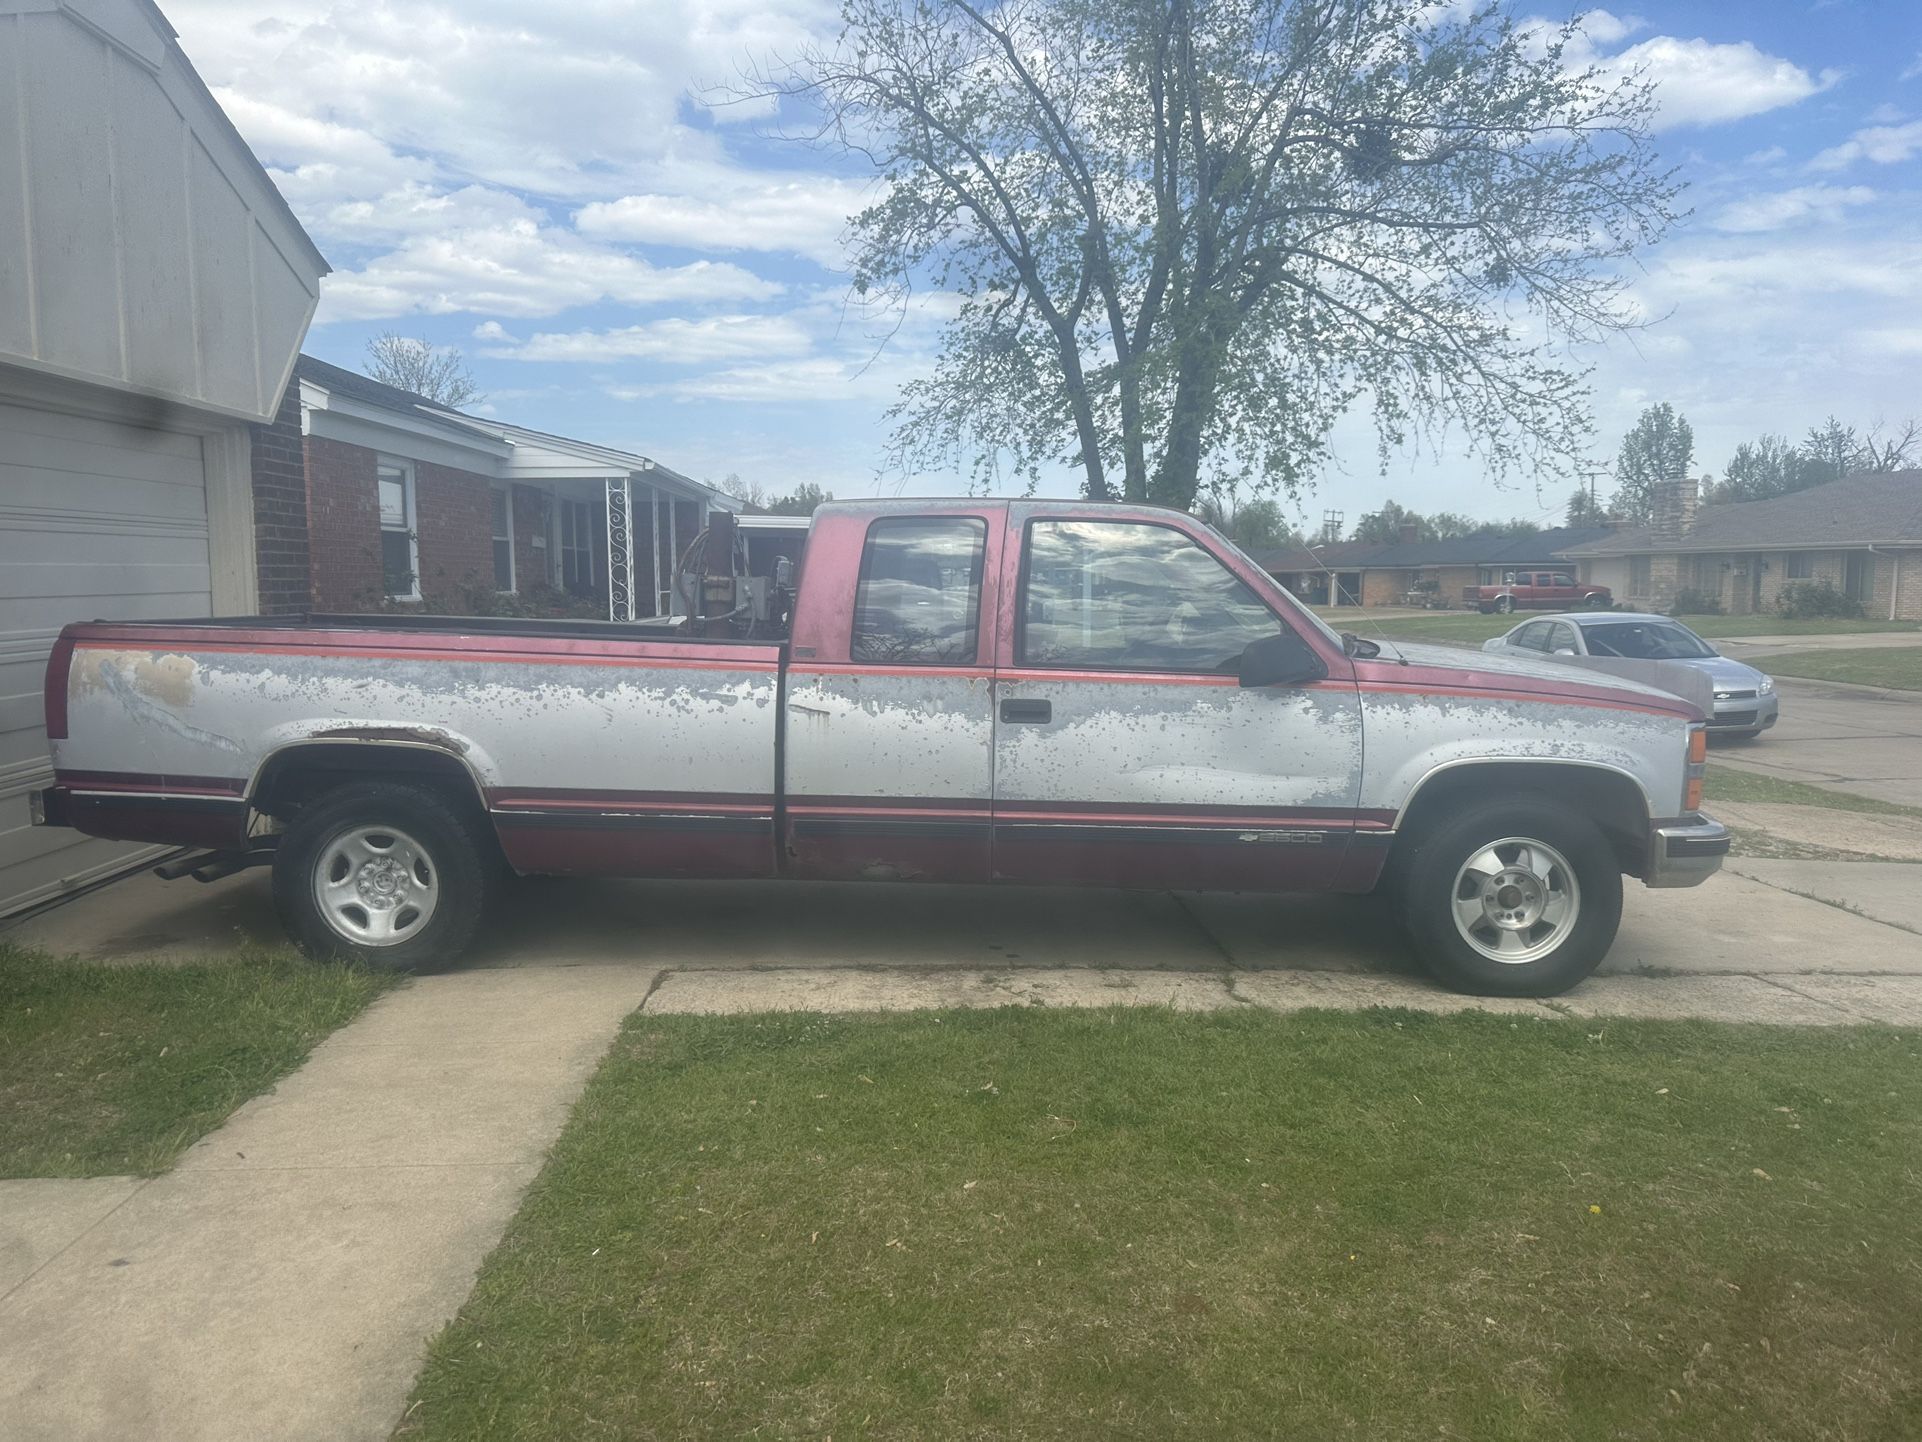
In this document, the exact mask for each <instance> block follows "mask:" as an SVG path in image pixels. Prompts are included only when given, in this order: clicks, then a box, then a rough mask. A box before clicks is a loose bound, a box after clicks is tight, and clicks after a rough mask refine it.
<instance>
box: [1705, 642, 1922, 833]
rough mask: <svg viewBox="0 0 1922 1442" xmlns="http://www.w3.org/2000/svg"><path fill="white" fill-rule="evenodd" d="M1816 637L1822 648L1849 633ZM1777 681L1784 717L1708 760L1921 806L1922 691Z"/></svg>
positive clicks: (1718, 749) (1720, 748)
mask: <svg viewBox="0 0 1922 1442" xmlns="http://www.w3.org/2000/svg"><path fill="white" fill-rule="evenodd" d="M1803 639H1804V640H1807V639H1809V638H1807V637H1804V638H1803ZM1820 639H1821V641H1822V643H1823V645H1824V647H1825V648H1826V646H1827V644H1828V643H1829V642H1831V641H1841V640H1845V639H1847V638H1845V637H1840V636H1832V637H1822V638H1820ZM1775 684H1776V689H1777V690H1778V691H1779V692H1780V693H1781V697H1782V719H1781V721H1780V722H1778V723H1777V724H1776V725H1775V727H1774V728H1773V729H1772V730H1769V731H1766V732H1764V733H1763V734H1762V735H1761V736H1760V737H1758V738H1757V739H1755V740H1754V741H1731V742H1725V743H1720V744H1718V745H1717V746H1716V748H1715V750H1714V752H1713V753H1712V755H1711V757H1710V759H1711V760H1713V761H1716V762H1725V763H1727V764H1728V765H1730V766H1736V767H1740V768H1741V769H1742V770H1745V771H1754V772H1758V773H1760V774H1762V775H1766V776H1776V777H1779V778H1781V779H1782V780H1785V781H1801V782H1806V783H1807V784H1809V785H1812V786H1826V787H1829V788H1831V789H1832V790H1836V791H1848V792H1852V793H1854V794H1855V795H1858V796H1870V797H1874V798H1875V799H1877V800H1879V801H1893V802H1896V803H1898V804H1900V805H1903V806H1916V807H1922V691H1882V690H1874V689H1871V688H1868V687H1863V686H1839V685H1835V684H1833V683H1830V682H1826V681H1798V680H1794V679H1790V678H1783V679H1781V680H1778V681H1777V682H1776V683H1775Z"/></svg>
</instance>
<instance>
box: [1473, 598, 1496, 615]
mask: <svg viewBox="0 0 1922 1442" xmlns="http://www.w3.org/2000/svg"><path fill="white" fill-rule="evenodd" d="M1475 609H1476V610H1477V611H1480V612H1481V613H1482V614H1483V615H1484V616H1492V615H1494V614H1495V608H1494V607H1493V606H1491V605H1489V604H1488V602H1486V601H1477V602H1476V603H1475Z"/></svg>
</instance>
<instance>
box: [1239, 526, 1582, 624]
mask: <svg viewBox="0 0 1922 1442" xmlns="http://www.w3.org/2000/svg"><path fill="white" fill-rule="evenodd" d="M1609 534H1610V532H1609V530H1608V528H1607V527H1605V526H1586V527H1563V528H1560V529H1557V530H1550V531H1538V532H1536V533H1535V534H1534V535H1530V536H1511V535H1505V534H1503V533H1500V532H1496V531H1478V532H1476V533H1475V534H1473V535H1469V536H1456V537H1452V538H1451V539H1449V540H1445V541H1418V540H1416V539H1415V529H1414V527H1412V526H1410V527H1406V528H1404V529H1403V531H1402V534H1401V537H1400V539H1399V540H1397V541H1394V542H1389V543H1380V542H1373V541H1339V542H1336V543H1334V544H1332V545H1322V546H1309V547H1298V548H1294V549H1291V550H1286V551H1274V552H1270V553H1269V554H1268V555H1266V556H1263V557H1261V558H1260V564H1261V567H1262V569H1263V570H1265V571H1267V572H1268V574H1269V575H1271V576H1274V577H1275V578H1276V579H1277V580H1279V581H1280V582H1281V583H1282V584H1283V585H1284V586H1287V587H1288V589H1289V590H1291V591H1293V592H1294V593H1295V594H1296V595H1298V596H1300V597H1302V598H1303V599H1304V600H1306V601H1308V602H1309V603H1310V604H1311V605H1316V606H1326V605H1330V604H1333V605H1338V606H1401V605H1406V604H1407V603H1408V601H1409V599H1410V597H1425V598H1432V601H1431V602H1430V603H1432V604H1434V605H1439V606H1449V607H1457V606H1460V605H1461V604H1462V592H1463V591H1464V590H1466V589H1467V588H1469V587H1471V586H1483V585H1496V584H1499V583H1500V582H1501V581H1502V580H1504V579H1506V578H1511V577H1512V576H1513V574H1514V573H1515V572H1516V571H1517V570H1536V569H1540V570H1550V569H1553V568H1556V567H1559V566H1562V565H1563V564H1564V563H1563V562H1561V561H1559V560H1557V559H1556V557H1557V556H1558V554H1559V553H1560V552H1561V550H1562V549H1563V548H1564V547H1567V546H1571V545H1578V544H1581V543H1583V542H1586V541H1592V540H1596V539H1598V538H1600V537H1603V536H1607V535H1609ZM1331 596H1332V597H1333V598H1334V600H1333V601H1332V602H1331V600H1330V597H1331Z"/></svg>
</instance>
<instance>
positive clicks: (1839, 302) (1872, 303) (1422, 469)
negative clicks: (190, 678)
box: [165, 0, 1922, 521]
mask: <svg viewBox="0 0 1922 1442" xmlns="http://www.w3.org/2000/svg"><path fill="white" fill-rule="evenodd" d="M165 8H166V10H167V13H168V16H169V18H170V19H171V20H172V21H173V22H174V24H175V26H176V27H177V28H178V29H179V31H180V40H181V44H182V46H183V47H184V48H185V49H186V51H187V54H188V55H189V56H190V57H191V58H192V59H193V61H194V63H195V65H196V66H197V67H198V68H199V70H200V72H201V74H202V76H203V77H204V78H205V79H206V81H207V83H208V84H209V86H211V87H212V89H213V91H214V93H215V95H216V96H218V97H219V99H220V100H221V102H222V104H223V105H225V106H226V108H227V111H228V113H229V114H230V115H231V116H232V117H233V119H234V121H235V123H236V124H237V125H238V126H239V128H240V130H241V133H242V134H243V135H245V136H246V137H247V139H248V140H249V142H250V143H251V144H252V145H253V147H254V149H255V151H256V152H257V153H258V154H259V155H260V157H261V159H262V160H263V161H264V162H265V163H266V164H267V166H268V167H269V169H270V170H271V171H272V172H273V174H274V176H275V179H276V180H277V181H278V182H279V184H280V185H281V188H282V189H283V190H284V191H285V193H286V194H287V197H288V199H289V201H290V202H291V203H292V204H293V206H294V209H295V211H296V212H297V213H298V214H299V215H300V217H301V219H302V221H303V222H304V223H305V224H306V226H307V227H308V229H309V231H310V233H311V234H312V235H313V236H314V239H315V240H316V241H317V242H318V243H319V245H320V246H321V248H322V250H323V251H324V252H325V253H326V255H327V256H328V258H329V259H330V260H331V261H332V262H333V265H334V267H335V274H334V275H333V276H332V277H330V278H329V280H328V282H327V283H326V288H325V291H324V293H323V297H322V302H321V310H320V315H319V317H318V319H317V321H316V324H315V326H314V328H313V330H312V332H311V333H310V335H309V337H308V342H307V349H308V350H310V351H312V352H313V353H315V354H317V355H320V356H322V357H323V358H325V359H328V360H331V361H334V362H336V363H338V364H342V365H348V366H359V365H360V364H361V363H362V362H363V360H364V357H365V348H366V343H367V340H368V339H369V337H371V336H373V335H375V334H377V333H379V332H381V331H383V330H399V331H401V332H403V333H406V334H409V335H423V336H425V337H427V338H428V339H429V340H432V341H434V342H436V343H443V344H451V345H457V346H459V347H461V348H462V350H463V351H465V352H466V354H467V355H468V357H469V360H470V363H471V365H472V368H473V371H474V373H475V375H476V377H477V378H478V380H479V381H480V383H481V385H482V387H483V388H484V390H485V391H486V392H487V393H488V398H489V399H488V406H489V407H490V408H491V409H492V410H493V411H494V412H495V413H497V414H499V415H501V416H502V417H504V418H507V419H511V420H514V421H516V422H519V423H521V424H525V425H531V426H535V427H538V428H540V429H543V430H550V431H558V432H562V433H566V434H571V435H576V436H580V437H583V438H586V439H592V440H597V441H601V442H604V443H608V444H614V445H620V446H626V447H631V448H633V449H637V450H641V451H644V452H646V453H647V454H650V455H653V456H655V457H657V458H658V459H659V460H661V461H663V462H664V463H666V464H668V465H671V466H674V467H676V468H677V469H680V470H682V471H685V472H687V473H689V474H691V475H695V476H698V477H704V478H708V479H719V478H720V477H721V476H723V475H725V474H727V473H729V472H734V473H738V474H739V475H741V476H743V477H745V478H749V479H752V480H755V481H758V482H759V483H761V484H762V485H764V486H766V487H768V488H770V489H771V490H775V491H781V490H785V489H788V488H790V487H792V486H793V485H795V484H797V483H799V482H803V481H809V482H814V483H816V484H819V485H822V486H825V487H826V488H828V489H830V490H832V491H834V492H835V493H837V494H839V495H844V496H846V495H860V494H866V493H870V492H872V491H875V490H877V489H880V490H885V491H894V490H896V489H898V488H899V487H900V486H901V485H902V481H901V479H900V478H899V477H896V476H893V475H880V476H877V470H878V469H879V468H880V467H881V465H882V463H883V443H884V441H885V438H886V435H887V431H888V423H887V422H886V420H885V418H884V412H885V411H886V409H887V407H888V405H889V404H890V402H891V401H892V400H893V398H894V395H895V390H896V387H897V386H898V385H899V384H900V382H901V380H902V379H903V378H904V377H907V376H911V375H913V374H915V373H917V372H918V371H919V369H920V368H921V367H922V366H924V365H925V364H926V363H927V359H928V357H929V355H930V353H931V349H932V346H933V343H934V338H935V335H936V333H937V330H938V326H939V324H940V321H941V318H942V315H943V306H944V299H943V297H941V296H939V295H929V296H927V297H925V298H923V300H922V301H921V302H920V303H919V304H918V305H917V306H916V308H915V309H914V310H913V311H912V312H911V313H910V314H908V315H907V316H905V317H902V318H900V323H899V325H898V326H896V325H895V323H894V318H892V317H887V318H883V317H874V316H867V315H863V314H862V313H860V312H859V311H858V309H855V308H853V307H851V306H850V305H849V304H848V303H847V301H848V297H847V287H846V278H845V274H844V273H843V270H842V267H841V260H840V249H839V245H838V241H837V237H838V234H839V231H840V221H841V218H842V217H843V216H845V215H846V214H847V213H848V212H849V211H850V210H851V209H856V208H858V207H859V205H860V204H861V197H862V196H863V194H864V193H865V183H866V182H865V177H864V176H863V175H862V174H861V173H860V172H859V171H858V170H856V169H854V168H853V167H851V166H849V165H846V164H845V163H841V162H838V161H837V160H836V159H835V158H834V157H832V156H830V155H826V154H822V153H819V152H815V151H811V150H808V149H805V148H801V147H798V146H795V145H792V144H789V143H786V142H783V141H780V140H778V139H776V138H774V137H772V136H771V135H770V134H769V133H768V131H769V125H768V119H769V117H767V116H766V115H764V114H758V113H755V111H754V109H753V107H728V108H724V109H716V108H713V107H710V106H709V105H708V104H707V103H706V102H705V100H704V99H703V97H704V96H710V95H713V94H715V93H716V87H717V86H720V85H723V84H725V83H726V82H728V81H729V80H730V79H731V78H732V77H733V76H734V75H736V73H737V69H738V67H739V66H740V65H741V64H742V63H743V62H744V61H745V60H747V59H749V58H750V57H752V56H755V55H761V54H766V53H768V52H770V51H790V52H791V51H792V50H793V48H794V47H795V46H797V45H798V44H800V43H802V42H804V41H805V40H806V39H808V38H809V37H825V36H828V35H831V34H832V33H833V29H834V26H835V16H834V12H833V9H832V7H831V6H829V5H825V4H820V3H815V0H773V3H747V0H650V3H643V4H612V3H597V0H568V3H566V4H557V5H556V4H550V5H545V6H529V5H526V4H524V3H520V0H460V3H457V4H446V5H431V4H391V5H388V4H376V3H369V0H191V3H172V4H167V5H166V6H165ZM1516 13H1517V14H1518V15H1521V16H1542V17H1546V18H1549V19H1554V20H1559V19H1563V18H1566V16H1567V15H1568V14H1569V13H1570V12H1569V11H1567V10H1561V9H1557V8H1555V7H1552V6H1544V5H1529V4H1522V5H1518V6H1517V7H1516ZM1588 36H1589V40H1588V44H1589V45H1590V47H1591V49H1592V53H1593V55H1594V56H1595V58H1596V59H1598V60H1600V61H1602V62H1604V63H1610V64H1617V65H1621V64H1630V63H1640V64H1645V65H1646V66H1647V67H1648V68H1649V71H1650V73H1651V74H1652V75H1653V76H1654V77H1655V78H1656V79H1657V81H1658V82H1659V84H1660V85H1661V94H1662V114H1661V119H1660V122H1659V123H1660V137H1659V138H1660V142H1661V146H1662V150H1663V153H1664V155H1665V157H1666V158H1667V159H1668V160H1669V161H1670V162H1671V163H1673V164H1675V165H1677V166H1678V167H1680V169H1681V172H1682V174H1683V175H1684V177H1685V178H1686V179H1687V180H1688V182H1689V185H1690V190H1689V192H1688V195H1687V197H1686V203H1687V204H1689V205H1690V206H1692V208H1693V214H1692V216H1691V217H1690V218H1689V220H1687V221H1686V222H1685V223H1684V224H1683V225H1682V226H1680V227H1679V228H1678V229H1677V230H1676V232H1675V233H1674V234H1673V236H1672V237H1671V238H1670V239H1669V240H1668V241H1666V242H1665V243H1664V244H1663V245H1662V246H1660V247H1659V248H1657V249H1655V250H1654V251H1651V252H1650V253H1648V255H1647V256H1646V257H1645V258H1644V261H1643V266H1642V269H1641V271H1640V273H1638V274H1637V275H1636V277H1635V297H1636V300H1637V303H1638V304H1639V305H1640V306H1641V307H1642V309H1643V311H1644V313H1645V314H1646V315H1648V316H1649V317H1651V318H1659V319H1658V321H1657V323H1656V324H1654V325H1653V326H1652V327H1651V328H1649V329H1647V330H1644V331H1641V332H1639V333H1637V334H1636V335H1635V336H1633V337H1632V338H1629V337H1624V338H1621V339H1618V340H1616V341H1613V342H1611V343H1609V344H1608V345H1607V346H1605V347H1602V348H1599V349H1597V350H1594V351H1591V352H1588V353H1586V355H1585V359H1587V360H1589V361H1592V362H1593V363H1594V364H1595V366H1596V372H1595V376H1594V389H1595V410H1596V414H1597V418H1598V423H1599V424H1598V430H1597V436H1596V441H1595V446H1594V456H1593V459H1594V460H1595V461H1596V462H1597V463H1603V462H1606V461H1607V460H1608V459H1609V458H1610V457H1612V455H1613V454H1614V451H1615V448H1616V445H1617V443H1618V441H1619V439H1620V435H1621V433H1622V431H1623V430H1624V429H1625V428H1626V427H1627V426H1628V425H1629V424H1630V423H1632V422H1633V420H1634V418H1635V415H1636V414H1637V412H1638V411H1639V409H1640V408H1641V407H1642V406H1643V405H1645V404H1647V403H1649V402H1652V401H1656V400H1671V401H1673V402H1675V403H1676V404H1677V405H1678V406H1679V407H1680V408H1681V409H1682V411H1683V412H1684V413H1685V414H1686V415H1687V416H1688V417H1689V419H1690V420H1691V422H1692V423H1693V424H1694V427H1695V432H1696V438H1697V464H1698V467H1699V468H1700V469H1702V470H1704V471H1707V472H1711V473H1713V472H1718V471H1719V470H1720V468H1721V466H1722V464H1723V463H1724V462H1725V461H1726V459H1727V457H1728V454H1729V452H1730V451H1731V450H1732V449H1733V447H1734V446H1735V444H1736V443H1737V442H1738V441H1740V440H1742V439H1745V438H1749V437H1752V436H1754V435H1756V434H1758V433H1759V432H1762V431H1765V430H1773V431H1785V432H1787V433H1789V434H1790V435H1791V436H1799V435H1800V434H1801V432H1802V431H1804V430H1805V429H1807V428H1808V427H1809V426H1811V425H1814V424H1816V423H1818V422H1819V421H1821V420H1822V419H1823V418H1824V417H1825V416H1826V415H1827V414H1829V413H1830V412H1834V413H1836V414H1837V415H1839V416H1841V417H1842V418H1843V419H1844V420H1845V421H1848V422H1850V423H1852V424H1856V425H1858V426H1863V427H1866V426H1868V425H1869V424H1871V423H1873V422H1875V421H1876V420H1878V419H1881V420H1885V421H1888V422H1899V421H1900V420H1902V419H1904V418H1907V417H1910V416H1922V5H1917V4H1914V3H1895V0H1886V3H1846V0H1840V3H1820V4H1804V3H1758V4H1743V5H1733V4H1726V3H1725V4H1698V5H1650V6H1643V7H1640V8H1635V9H1630V8H1627V7H1621V8H1617V9H1615V10H1600V11H1592V12H1590V20H1589V22H1588ZM890 332H891V338H888V339H886V340H885V344H883V340H884V338H885V335H886V333H890ZM960 484H961V482H960V477H959V475H958V474H957V475H947V476H944V475H940V474H933V475H923V476H918V477H915V478H912V479H911V480H910V481H909V482H908V483H907V485H908V489H909V490H910V491H912V492H918V493H936V492H942V491H952V490H956V489H959V488H960ZM1604 484H1606V482H1604ZM1051 488H1052V489H1059V490H1062V491H1064V492H1065V491H1066V490H1069V489H1071V488H1072V478H1071V477H1069V476H1068V475H1067V474H1066V473H1064V474H1063V477H1062V478H1061V480H1060V481H1058V482H1056V483H1055V484H1054V485H1053V486H1052V487H1051ZM1565 490H1566V486H1560V485H1558V486H1555V487H1552V488H1549V489H1547V490H1545V491H1539V490H1538V488H1537V487H1535V486H1534V485H1532V484H1530V483H1528V482H1527V481H1522V482H1520V483H1517V484H1513V485H1511V486H1509V487H1508V488H1507V489H1503V490H1498V489H1496V488H1494V487H1493V486H1491V485H1490V484H1489V482H1488V480H1487V479H1486V478H1485V477H1484V476H1483V475H1482V474H1481V473H1480V470H1479V468H1478V467H1477V466H1476V465H1475V464H1474V463H1473V462H1472V461H1471V460H1469V459H1468V458H1467V457H1466V456H1465V455H1463V454H1461V452H1460V448H1459V447H1455V448H1452V449H1451V448H1446V447H1445V448H1444V449H1443V451H1442V452H1441V454H1439V455H1437V454H1433V453H1429V452H1424V453H1422V454H1420V455H1404V456H1397V457H1395V458H1393V459H1392V460H1391V462H1390V465H1389V467H1388V469H1387V471H1386V473H1384V472H1383V471H1382V468H1381V466H1380V463H1379V461H1378V460H1377V458H1376V454H1375V444H1374V439H1373V434H1372V431H1371V430H1370V428H1369V426H1368V425H1367V423H1366V421H1365V420H1364V419H1362V418H1361V417H1359V416H1358V417H1357V418H1356V419H1355V420H1354V422H1353V423H1348V424H1344V425H1343V426H1342V427H1341V428H1340V429H1339V430H1338V432H1337V460H1336V464H1335V465H1334V466H1333V467H1331V468H1330V470H1329V472H1328V473H1327V474H1325V475H1324V476H1322V477H1321V478H1320V480H1319V481H1318V482H1317V484H1316V487H1315V488H1314V490H1313V491H1312V492H1311V493H1309V494H1306V495H1304V497H1303V498H1302V503H1301V513H1302V514H1304V515H1307V516H1312V517H1316V518H1318V517H1319V516H1320V514H1321V511H1322V509H1323V508H1324V507H1332V508H1335V509H1339V510H1342V511H1344V512H1345V513H1346V514H1347V516H1348V517H1349V519H1350V520H1351V521H1352V520H1353V519H1354V518H1355V517H1357V516H1359V515H1360V514H1361V513H1362V512H1364V511H1367V510H1369V509H1371V508H1373V507H1375V506H1377V505H1379V504H1380V503H1381V501H1382V500H1383V499H1384V498H1386V497H1389V496H1393V497H1395V498H1396V499H1398V500H1400V501H1401V502H1402V503H1403V504H1406V505H1411V506H1414V507H1416V508H1418V509H1423V510H1437V509H1446V510H1455V511H1463V512H1467V513H1469V514H1471V515H1476V516H1485V517H1497V516H1508V515H1516V514H1521V515H1530V516H1537V517H1541V518H1544V519H1547V518H1552V517H1553V515H1555V514H1556V513H1558V512H1559V509H1560V506H1561V503H1562V500H1563V494H1562V493H1563V492H1564V491H1565Z"/></svg>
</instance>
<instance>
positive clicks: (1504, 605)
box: [1495, 596, 1515, 616]
mask: <svg viewBox="0 0 1922 1442" xmlns="http://www.w3.org/2000/svg"><path fill="white" fill-rule="evenodd" d="M1514 610H1515V598H1514V597H1513V596H1497V597H1496V598H1495V612H1496V614H1497V615H1501V616H1507V615H1511V614H1513V612H1514Z"/></svg>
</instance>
